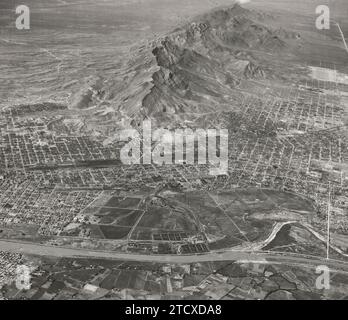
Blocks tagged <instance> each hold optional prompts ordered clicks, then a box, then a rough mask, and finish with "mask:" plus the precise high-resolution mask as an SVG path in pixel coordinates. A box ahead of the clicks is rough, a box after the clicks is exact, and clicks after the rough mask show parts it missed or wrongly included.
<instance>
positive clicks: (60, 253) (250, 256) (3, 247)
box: [0, 240, 348, 273]
mask: <svg viewBox="0 0 348 320" xmlns="http://www.w3.org/2000/svg"><path fill="white" fill-rule="evenodd" d="M0 251H10V252H17V253H18V252H19V253H23V254H32V255H38V256H52V257H58V258H62V257H66V258H96V259H98V258H99V259H109V260H125V261H143V262H157V263H195V262H207V261H230V260H232V261H249V262H261V263H266V260H267V261H269V262H271V263H279V264H289V265H301V266H317V265H326V266H328V267H331V268H335V269H336V270H340V271H341V270H342V271H346V272H347V273H348V262H344V261H338V260H326V259H324V258H319V257H315V256H305V255H293V254H287V253H283V254H280V253H272V252H247V251H233V250H224V251H221V252H209V253H206V254H201V255H144V254H129V253H118V252H109V251H97V250H84V249H74V248H63V247H55V246H46V245H40V244H36V243H28V242H17V241H9V240H0Z"/></svg>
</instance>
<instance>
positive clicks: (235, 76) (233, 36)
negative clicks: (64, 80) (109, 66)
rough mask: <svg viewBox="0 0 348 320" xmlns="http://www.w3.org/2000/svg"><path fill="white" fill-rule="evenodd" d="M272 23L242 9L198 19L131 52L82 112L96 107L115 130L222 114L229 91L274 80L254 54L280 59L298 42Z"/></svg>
mask: <svg viewBox="0 0 348 320" xmlns="http://www.w3.org/2000/svg"><path fill="white" fill-rule="evenodd" d="M272 19H273V17H272V16H269V15H267V14H264V13H259V12H254V11H251V10H247V9H244V8H242V7H241V6H240V5H234V6H233V7H232V8H227V9H219V10H216V11H213V12H211V13H209V14H205V15H203V16H200V17H198V18H196V19H195V21H194V22H191V23H189V24H186V25H184V26H183V27H181V28H178V29H177V30H174V31H173V32H172V33H170V34H168V35H167V36H165V37H163V38H161V39H157V40H154V41H152V42H151V43H147V44H145V45H143V46H142V47H140V48H136V49H135V50H134V51H133V52H132V56H131V57H130V59H129V61H127V62H125V63H124V65H123V66H122V67H121V68H120V70H118V71H117V73H116V74H115V78H113V79H105V80H104V82H103V84H102V86H101V87H100V88H98V90H95V88H94V91H93V92H94V93H95V94H94V95H93V94H92V91H89V92H88V94H89V97H88V99H86V100H88V101H89V103H88V104H86V106H85V107H90V106H91V105H96V106H97V108H96V110H97V111H95V114H94V115H95V116H98V119H99V120H100V121H101V122H108V123H109V122H110V123H113V124H115V123H116V124H118V125H119V126H122V125H125V124H132V125H137V124H139V123H140V122H141V120H142V119H143V118H144V117H151V118H152V119H153V120H154V121H158V122H159V123H161V124H162V125H163V124H164V123H165V124H168V125H173V126H177V125H183V124H184V123H194V122H195V121H196V119H197V117H200V116H201V115H202V114H208V113H215V112H218V111H219V110H223V109H224V108H226V106H227V105H231V104H233V103H234V102H236V101H238V99H240V93H238V91H236V90H235V89H236V88H238V86H239V85H240V83H241V82H242V81H248V80H263V79H275V78H277V77H278V75H277V74H276V72H275V71H274V70H273V69H272V68H271V67H270V65H269V64H268V65H264V64H263V62H262V61H263V60H262V59H261V58H260V57H264V56H265V55H270V54H272V55H281V54H282V53H283V52H287V51H289V44H288V43H289V39H290V41H297V40H298V35H296V34H295V33H292V32H291V31H287V30H284V29H281V30H280V29H272V28H271V27H270V26H269V25H270V24H271V23H270V22H272ZM294 39H295V40H294ZM298 41H300V40H298ZM259 58H260V59H259ZM78 101H79V102H80V101H84V99H81V98H80V99H78ZM78 107H79V108H81V103H78ZM203 125H204V124H203ZM116 127H117V125H116Z"/></svg>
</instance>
